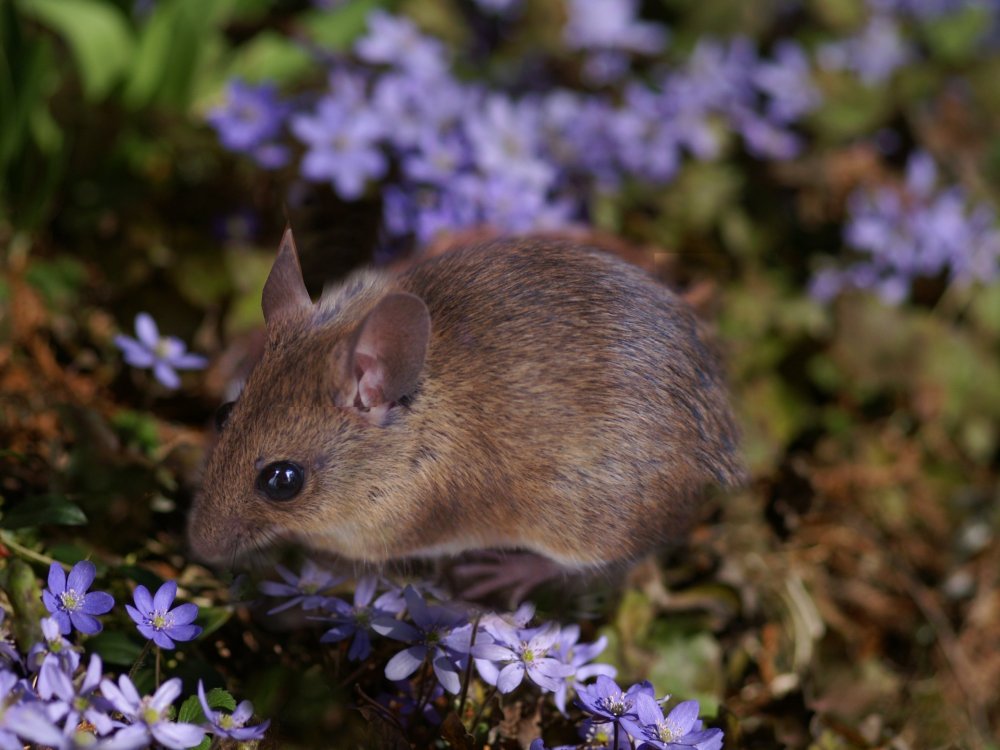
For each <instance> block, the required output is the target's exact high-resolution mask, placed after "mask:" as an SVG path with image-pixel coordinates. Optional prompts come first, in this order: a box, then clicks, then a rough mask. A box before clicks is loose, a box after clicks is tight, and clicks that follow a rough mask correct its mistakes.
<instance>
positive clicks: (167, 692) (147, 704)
mask: <svg viewBox="0 0 1000 750" xmlns="http://www.w3.org/2000/svg"><path fill="white" fill-rule="evenodd" d="M160 590H161V591H162V590H163V589H162V588H161V589H160ZM192 606H193V605H192ZM101 692H102V693H103V694H104V697H105V698H107V699H108V700H109V701H110V702H111V704H112V705H113V706H114V708H115V710H116V711H119V712H120V713H121V714H122V716H124V717H125V719H126V720H128V721H129V722H130V726H127V727H125V728H124V729H119V730H118V731H117V732H116V733H115V735H114V738H113V739H112V740H110V741H109V742H108V743H107V747H108V749H109V750H113V749H114V748H139V747H146V746H147V745H150V744H152V743H154V742H157V743H159V744H161V745H163V746H164V747H168V748H170V749H171V750H185V749H186V748H190V747H194V746H195V745H197V744H199V743H200V742H201V741H202V739H204V737H205V730H204V729H202V728H201V727H196V726H195V725H194V724H183V723H179V722H172V721H170V719H169V718H168V717H169V715H170V706H171V704H172V703H173V702H174V701H175V700H177V697H178V696H179V695H180V694H181V680H180V678H179V677H174V678H171V679H169V680H167V681H166V682H164V683H163V684H162V685H161V686H160V688H159V690H157V691H156V692H155V693H154V694H153V695H151V696H146V697H141V696H140V695H139V691H138V690H136V688H135V685H133V684H132V681H131V680H130V679H129V678H128V677H127V676H126V675H121V676H120V677H119V678H118V684H117V685H115V683H113V682H112V681H111V680H104V681H102V682H101Z"/></svg>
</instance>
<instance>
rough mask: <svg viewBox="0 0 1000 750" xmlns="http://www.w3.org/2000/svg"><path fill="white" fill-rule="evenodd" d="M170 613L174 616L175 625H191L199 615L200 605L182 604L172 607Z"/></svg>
mask: <svg viewBox="0 0 1000 750" xmlns="http://www.w3.org/2000/svg"><path fill="white" fill-rule="evenodd" d="M170 614H171V616H172V617H173V618H174V625H189V624H191V623H192V622H194V620H195V618H196V617H197V616H198V605H197V604H182V605H180V606H179V607H175V608H174V609H172V610H171V612H170Z"/></svg>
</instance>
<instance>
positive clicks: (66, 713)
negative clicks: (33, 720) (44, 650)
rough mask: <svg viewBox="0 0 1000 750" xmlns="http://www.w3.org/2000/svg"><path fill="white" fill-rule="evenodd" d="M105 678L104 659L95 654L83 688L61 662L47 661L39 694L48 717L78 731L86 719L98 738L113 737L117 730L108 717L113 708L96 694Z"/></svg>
mask: <svg viewBox="0 0 1000 750" xmlns="http://www.w3.org/2000/svg"><path fill="white" fill-rule="evenodd" d="M102 677H103V670H102V665H101V657H99V656H98V655H97V654H91V656H90V662H89V663H88V665H87V671H86V673H85V674H84V676H83V680H82V681H81V682H80V683H79V685H76V684H74V681H73V679H72V678H73V675H72V674H67V673H66V672H64V671H63V670H62V669H61V668H60V666H59V664H58V662H56V661H54V660H48V661H46V662H45V663H44V664H42V669H41V672H40V673H39V679H38V694H39V696H40V697H41V698H42V699H43V700H45V701H47V704H46V713H47V714H48V717H49V718H50V719H51V720H52V721H54V722H55V721H64V722H65V724H67V725H71V726H74V727H75V726H76V725H77V724H79V723H80V721H81V716H82V717H83V719H86V721H88V722H90V723H91V724H93V725H94V728H95V729H97V733H98V734H100V735H105V734H109V733H110V732H111V731H112V730H113V729H114V724H113V722H112V721H111V718H110V717H109V716H108V711H109V710H110V708H111V704H110V703H108V701H106V700H105V699H104V698H103V697H101V696H100V695H97V694H96V692H95V691H96V690H97V688H98V687H100V685H101V678H102Z"/></svg>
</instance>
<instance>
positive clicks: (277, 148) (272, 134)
mask: <svg viewBox="0 0 1000 750" xmlns="http://www.w3.org/2000/svg"><path fill="white" fill-rule="evenodd" d="M289 111H290V107H289V106H288V105H287V104H285V103H284V102H281V101H280V100H279V99H278V93H277V87H276V86H274V84H270V83H263V84H258V85H254V84H249V83H244V82H243V81H240V80H233V81H230V82H229V86H228V88H227V90H226V101H225V103H224V104H223V105H222V106H219V107H215V108H214V109H212V110H211V111H210V112H209V113H208V117H207V120H208V122H209V123H211V125H212V126H213V127H214V128H215V129H216V131H217V132H218V134H219V140H221V141H222V145H223V146H225V147H226V148H228V149H229V150H230V151H236V152H237V153H245V154H249V155H250V156H252V157H253V158H254V159H255V160H256V161H257V163H258V164H259V165H260V166H262V167H265V168H269V169H276V168H278V167H282V166H284V165H285V164H286V163H287V162H288V157H289V153H288V149H287V148H286V147H284V146H282V145H280V144H278V143H277V139H278V137H279V136H280V135H281V134H282V130H283V128H284V124H285V119H286V118H287V117H288V113H289Z"/></svg>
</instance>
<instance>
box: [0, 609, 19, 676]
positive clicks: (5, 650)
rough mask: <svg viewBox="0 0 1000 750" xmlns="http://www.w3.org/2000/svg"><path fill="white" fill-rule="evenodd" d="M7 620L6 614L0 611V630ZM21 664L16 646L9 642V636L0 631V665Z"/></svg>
mask: <svg viewBox="0 0 1000 750" xmlns="http://www.w3.org/2000/svg"><path fill="white" fill-rule="evenodd" d="M6 618H7V613H6V612H5V611H4V610H3V609H0V628H2V626H3V622H4V620H5V619H6ZM4 662H6V665H7V666H9V665H11V664H17V665H19V666H20V664H21V654H20V653H19V652H18V650H17V646H16V645H14V642H13V641H12V640H11V638H10V636H9V635H8V634H7V632H6V631H5V630H0V665H3V664H4Z"/></svg>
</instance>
